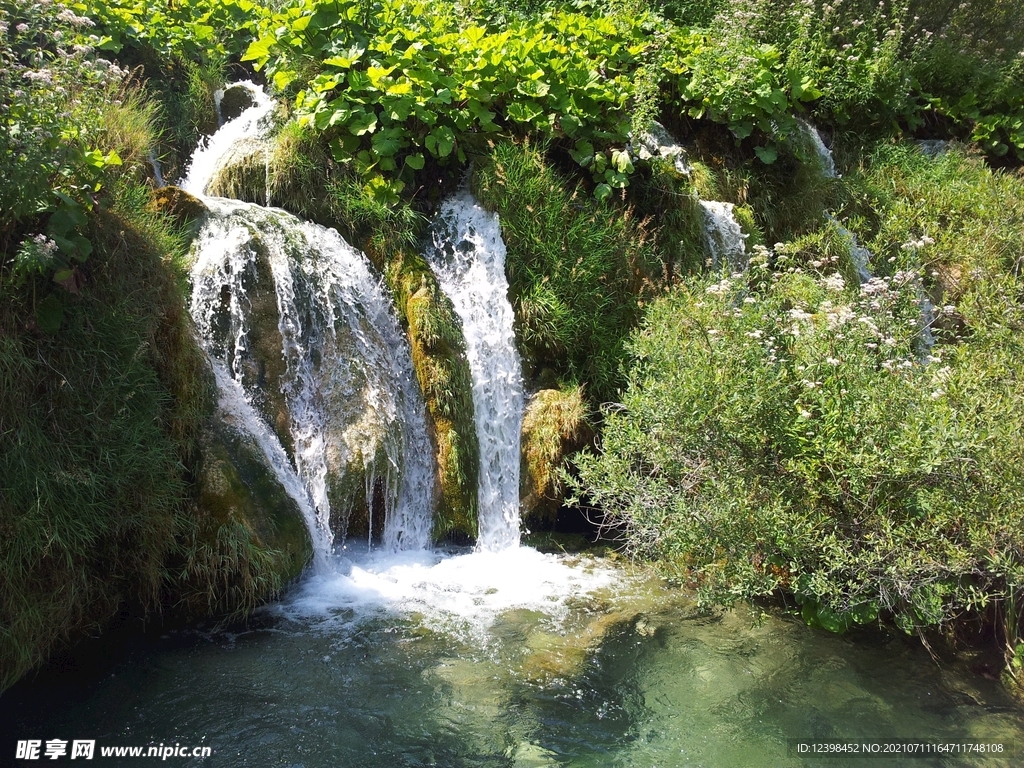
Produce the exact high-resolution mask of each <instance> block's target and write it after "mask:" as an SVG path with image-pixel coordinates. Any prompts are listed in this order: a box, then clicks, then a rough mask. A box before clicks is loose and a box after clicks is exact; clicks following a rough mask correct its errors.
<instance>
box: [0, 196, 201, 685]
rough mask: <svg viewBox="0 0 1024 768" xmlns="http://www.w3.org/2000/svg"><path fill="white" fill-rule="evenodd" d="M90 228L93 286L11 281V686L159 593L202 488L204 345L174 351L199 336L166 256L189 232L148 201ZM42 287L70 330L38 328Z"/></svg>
mask: <svg viewBox="0 0 1024 768" xmlns="http://www.w3.org/2000/svg"><path fill="white" fill-rule="evenodd" d="M140 225H141V226H140ZM86 231H87V233H88V235H89V237H90V239H91V241H93V242H95V243H97V245H98V247H97V253H96V254H95V256H94V258H93V259H92V260H91V262H90V268H91V271H92V277H93V280H92V281H91V282H90V284H89V286H88V288H85V289H83V290H80V292H79V293H78V294H77V295H75V294H71V293H69V292H67V291H64V290H60V289H58V288H56V286H53V285H52V283H50V284H49V287H48V286H47V282H46V280H45V279H44V278H41V277H33V278H31V279H30V280H29V281H28V282H29V284H23V285H20V286H15V285H13V284H11V283H7V284H6V285H5V286H3V287H2V288H0V308H2V309H0V327H2V333H0V336H2V337H3V342H2V345H0V388H2V389H3V392H4V397H3V399H2V404H0V465H2V466H0V477H2V478H3V479H2V481H0V529H2V531H3V536H2V538H0V541H2V544H0V591H2V595H0V659H2V664H0V667H2V669H3V675H2V677H0V687H6V685H8V684H10V683H11V682H12V681H13V680H14V679H16V678H17V677H18V676H20V675H21V674H23V673H24V672H25V671H26V670H27V669H29V668H31V667H32V666H34V665H35V664H37V663H38V662H39V661H41V660H42V658H44V657H45V655H46V654H47V653H48V652H49V651H50V650H51V649H52V648H54V647H55V646H56V645H57V644H60V643H61V642H63V641H64V640H65V639H67V638H68V637H71V636H77V635H79V634H80V633H82V632H84V631H89V630H91V629H93V628H95V627H98V626H100V625H102V624H103V623H104V622H105V621H106V619H107V618H108V617H109V616H110V615H111V614H112V613H113V612H114V611H115V610H116V609H117V608H118V607H119V605H120V604H121V603H122V602H128V603H131V604H136V605H143V606H150V607H151V606H153V605H155V604H156V601H157V599H158V597H159V594H160V590H161V588H162V579H163V576H164V573H163V568H164V564H165V562H166V561H167V559H168V558H169V556H170V555H171V554H172V552H173V551H174V549H175V548H176V542H175V537H174V534H175V527H176V520H177V518H178V516H179V515H180V514H181V512H182V508H181V505H182V502H183V500H184V499H185V498H186V497H187V485H186V483H187V477H186V476H185V475H184V474H183V471H182V468H183V462H185V461H187V460H188V459H189V456H190V443H189V435H190V434H191V433H192V432H193V431H194V428H195V423H196V416H197V411H198V410H200V408H199V406H198V405H197V403H196V396H197V394H198V393H196V392H195V391H191V392H190V390H189V385H187V384H184V383H183V382H182V378H183V377H187V376H188V357H187V356H181V357H176V358H175V359H174V360H173V366H177V367H180V368H181V370H175V368H174V367H172V365H171V361H170V360H168V358H169V357H170V356H171V355H173V354H174V352H175V351H181V349H182V346H181V345H182V342H183V339H184V340H188V341H187V342H186V343H187V344H188V343H190V339H189V336H188V326H187V323H186V321H185V318H184V312H183V309H182V306H181V294H180V292H179V290H178V286H177V283H176V278H175V276H174V275H173V273H172V272H171V271H170V270H168V269H167V268H166V267H164V266H163V264H162V261H161V258H162V253H163V252H171V253H173V252H175V251H179V249H180V240H176V239H173V238H172V237H171V236H170V235H169V233H167V232H166V231H165V230H164V229H163V228H162V227H161V226H160V225H159V223H158V222H156V220H155V219H152V218H150V219H147V218H146V217H145V215H144V214H142V213H139V214H138V215H137V216H135V217H134V221H129V220H128V219H126V218H124V214H122V213H112V214H103V215H102V216H100V217H98V218H92V219H90V221H89V222H88V224H87V228H86ZM33 290H35V291H37V292H40V293H41V292H43V291H48V292H49V293H48V295H47V296H46V298H45V299H44V300H43V301H40V302H39V303H38V307H42V306H44V305H45V304H47V303H54V304H56V305H57V306H59V307H60V321H59V322H60V326H61V327H60V334H59V335H58V336H52V335H48V334H43V333H40V332H39V330H32V329H31V328H26V319H27V318H31V317H32V294H33ZM35 314H36V316H37V317H38V315H39V311H38V309H37V311H36V313H35ZM42 324H43V323H39V325H40V326H41V325H42ZM40 330H52V329H40ZM186 348H188V347H186ZM172 395H174V396H177V397H180V398H181V399H175V400H172Z"/></svg>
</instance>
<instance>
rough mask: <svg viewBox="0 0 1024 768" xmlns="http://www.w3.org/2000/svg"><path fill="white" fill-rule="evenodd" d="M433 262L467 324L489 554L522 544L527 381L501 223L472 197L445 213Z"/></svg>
mask: <svg viewBox="0 0 1024 768" xmlns="http://www.w3.org/2000/svg"><path fill="white" fill-rule="evenodd" d="M432 233H433V242H432V247H429V248H428V249H427V260H428V261H429V262H430V266H431V269H433V270H434V274H435V275H436V276H437V281H438V284H439V285H440V286H441V290H442V291H443V292H444V294H445V295H446V296H448V298H449V299H451V301H452V304H453V305H454V307H455V312H456V314H457V315H458V316H459V319H460V320H461V321H462V329H463V334H464V335H465V339H466V355H467V357H468V358H469V368H470V373H471V374H472V376H473V409H474V414H475V419H476V435H477V440H478V441H479V444H480V480H479V486H478V489H477V497H478V508H479V519H480V523H479V528H480V530H479V536H478V539H477V544H478V546H479V547H480V548H481V549H484V550H492V551H496V550H501V549H505V548H506V547H514V546H517V545H518V544H519V435H520V432H521V431H522V424H523V376H522V370H521V366H520V363H519V353H518V352H517V351H516V345H515V334H514V331H513V328H512V323H513V314H512V305H511V304H510V303H509V300H508V280H507V279H506V277H505V244H504V242H502V239H501V227H500V225H499V223H498V217H497V216H496V215H494V214H492V213H488V212H487V211H485V210H483V208H481V207H480V206H479V205H478V204H477V202H476V201H475V200H474V199H473V197H472V195H470V194H469V192H462V193H460V194H458V195H456V196H455V197H453V198H452V199H450V200H448V201H446V202H445V203H444V205H442V206H441V210H440V212H439V213H438V216H437V220H436V221H435V222H434V226H433V228H432Z"/></svg>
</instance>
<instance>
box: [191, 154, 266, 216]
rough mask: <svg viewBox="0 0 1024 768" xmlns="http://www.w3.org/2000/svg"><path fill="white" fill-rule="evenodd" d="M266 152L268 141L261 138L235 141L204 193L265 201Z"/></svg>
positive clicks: (263, 202)
mask: <svg viewBox="0 0 1024 768" xmlns="http://www.w3.org/2000/svg"><path fill="white" fill-rule="evenodd" d="M269 153H270V145H269V144H268V143H267V142H265V141H260V140H257V139H250V140H248V141H241V142H238V143H237V144H236V145H235V146H233V147H232V149H231V151H230V152H229V153H228V154H227V155H226V156H225V157H224V161H223V163H222V165H221V167H220V169H219V170H218V171H217V173H216V174H214V176H213V178H212V179H210V183H209V185H208V186H207V188H206V191H207V193H208V194H209V195H211V196H213V197H227V198H231V199H233V200H243V201H245V202H247V203H258V204H259V205H264V204H266V202H267V183H268V176H269V170H268V166H267V164H268V162H270V159H269V158H270V154H269Z"/></svg>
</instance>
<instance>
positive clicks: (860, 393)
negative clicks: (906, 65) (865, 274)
mask: <svg viewBox="0 0 1024 768" xmlns="http://www.w3.org/2000/svg"><path fill="white" fill-rule="evenodd" d="M847 193H848V194H850V197H851V200H850V206H851V207H860V209H861V210H864V211H865V216H867V215H870V216H871V219H872V220H871V222H870V223H868V222H867V221H866V220H864V222H863V223H864V226H863V230H862V231H863V232H864V233H867V232H873V236H872V237H871V239H870V244H871V246H872V252H873V254H874V259H873V260H872V264H871V267H872V269H873V270H874V272H875V276H874V277H872V278H871V279H870V280H869V281H868V282H866V283H863V284H860V283H859V282H856V281H854V282H851V281H850V280H849V279H848V278H846V277H844V275H843V274H842V271H841V266H842V261H843V259H844V258H845V256H846V254H844V253H842V252H841V250H840V251H839V252H833V253H831V254H830V253H829V251H828V249H826V248H824V247H823V245H824V244H825V243H827V242H828V241H829V239H830V238H831V237H832V236H833V235H832V233H831V231H830V230H831V228H832V225H831V224H829V223H823V224H824V225H823V226H822V227H821V228H820V230H819V231H818V232H817V233H813V234H811V235H808V236H805V237H804V238H802V239H801V240H797V241H791V242H789V243H779V244H777V245H776V246H775V247H774V248H773V249H767V248H764V247H763V246H761V247H757V248H755V249H754V255H753V256H752V258H751V264H750V267H749V269H748V270H747V271H746V273H744V274H742V275H740V274H735V275H727V274H726V275H722V274H717V275H715V274H712V275H695V276H693V277H691V278H689V279H688V280H686V281H685V282H684V283H683V284H682V285H681V286H679V287H678V288H677V289H675V290H673V291H671V292H670V293H668V294H667V295H665V296H664V297H662V298H659V299H658V300H657V301H656V302H655V303H654V304H653V305H652V306H651V308H650V311H649V312H648V313H647V314H646V315H645V318H644V323H643V327H642V329H641V330H640V331H639V332H638V333H637V334H635V336H634V337H633V339H632V342H631V352H632V353H633V355H634V356H635V360H636V362H635V364H634V366H633V367H632V370H631V372H630V383H629V387H628V389H627V391H626V392H625V393H624V395H623V399H622V403H621V405H620V406H618V407H617V408H616V409H614V410H612V411H610V412H608V414H607V417H606V421H605V425H604V431H603V436H602V446H601V447H602V452H601V453H600V454H599V455H598V454H591V455H587V456H580V457H578V458H577V466H578V468H579V472H580V476H579V479H578V480H577V481H576V482H575V487H576V489H577V490H578V491H582V492H584V493H586V494H587V498H588V503H590V504H593V505H595V506H597V507H599V508H600V509H602V510H603V511H604V512H605V513H606V516H607V517H606V522H607V523H608V524H609V525H622V526H624V533H623V536H624V542H625V545H626V547H627V548H628V549H629V550H631V551H632V552H633V553H634V554H636V555H639V556H644V557H654V558H656V559H657V560H659V561H660V562H662V563H663V564H664V565H665V567H666V568H667V569H668V571H669V572H670V573H671V574H673V576H674V577H675V578H677V579H679V580H681V581H683V582H684V583H687V584H691V585H693V586H694V587H695V588H696V589H697V591H698V594H699V595H700V596H701V598H702V599H703V600H704V601H705V602H706V603H707V604H726V605H727V604H730V603H732V602H733V601H735V600H737V599H742V598H752V597H761V596H767V595H774V594H779V593H784V594H789V595H792V596H793V598H795V600H796V602H797V604H798V605H799V606H800V610H801V612H802V614H803V616H804V618H805V619H806V620H807V621H808V622H809V623H811V624H814V625H817V626H822V627H825V628H827V629H830V630H832V631H843V630H844V629H846V628H848V627H849V626H851V625H853V624H856V623H864V622H870V621H875V620H876V618H878V617H879V616H880V615H881V616H884V617H887V618H891V619H893V620H894V621H895V622H896V624H897V625H898V626H900V627H901V628H903V629H905V630H906V631H908V632H921V631H922V630H924V629H927V628H932V627H939V628H942V627H950V626H951V625H952V624H953V622H954V620H957V619H964V618H967V617H973V618H975V619H978V618H983V619H984V618H987V619H988V620H993V618H994V621H995V625H996V627H998V629H999V631H1000V632H1001V633H1004V637H1003V640H1004V641H1005V647H1006V649H1007V660H1008V662H1009V664H1008V669H1009V670H1011V672H1012V674H1013V675H1014V676H1019V675H1020V673H1021V663H1022V656H1024V646H1022V645H1021V644H1020V643H1021V640H1020V623H1019V622H1020V616H1021V609H1022V607H1024V591H1022V588H1024V547H1022V545H1024V527H1022V516H1021V509H1022V508H1024V481H1022V478H1021V476H1020V473H1019V472H1018V471H1017V468H1018V467H1019V466H1020V464H1021V462H1022V460H1024V454H1022V450H1024V444H1022V443H1021V440H1020V434H1021V433H1022V429H1024V409H1022V402H1024V401H1022V399H1021V398H1022V396H1024V391H1022V389H1021V386H1020V381H1019V376H1017V374H1016V372H1015V371H1016V367H1017V366H1018V365H1019V361H1020V360H1022V359H1024V358H1022V357H1021V356H1022V355H1024V347H1022V345H1021V339H1020V332H1019V328H1020V322H1021V320H1022V318H1024V315H1022V312H1024V306H1022V305H1021V302H1020V299H1019V295H1020V285H1019V280H1020V278H1019V276H1018V275H1017V267H1018V265H1019V260H1020V258H1021V256H1022V251H1021V243H1022V242H1024V207H1022V206H1024V184H1022V183H1021V181H1020V180H1019V179H1015V178H1012V177H1009V176H1006V175H1003V174H1000V173H993V172H992V171H990V170H989V169H987V168H986V167H985V166H984V165H983V164H982V163H980V162H978V160H977V159H974V158H970V157H968V156H966V155H965V154H963V152H962V151H961V150H957V149H950V150H949V151H947V152H945V153H944V154H942V155H941V156H939V157H937V158H930V157H928V156H926V155H925V154H924V153H922V151H921V150H920V149H919V148H917V147H914V146H909V147H908V146H901V147H898V148H892V147H889V146H884V145H883V146H881V147H879V148H877V149H876V150H875V152H874V153H873V154H872V155H869V156H867V157H866V158H865V161H864V165H863V166H862V167H861V168H859V169H857V170H855V171H854V172H853V173H851V174H850V175H849V176H848V177H847ZM868 211H870V214H868V213H867V212H868ZM848 246H849V244H848V243H847V247H848Z"/></svg>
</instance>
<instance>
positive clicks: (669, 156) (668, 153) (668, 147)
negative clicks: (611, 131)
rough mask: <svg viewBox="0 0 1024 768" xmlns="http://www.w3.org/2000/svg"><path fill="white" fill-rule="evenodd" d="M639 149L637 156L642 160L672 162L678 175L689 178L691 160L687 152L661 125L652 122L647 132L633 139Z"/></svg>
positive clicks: (655, 121) (654, 121)
mask: <svg viewBox="0 0 1024 768" xmlns="http://www.w3.org/2000/svg"><path fill="white" fill-rule="evenodd" d="M633 143H634V144H635V145H636V147H637V155H638V156H639V158H640V159H641V160H651V159H653V158H656V157H660V158H663V159H665V160H671V161H672V166H673V167H674V168H675V169H676V173H679V174H681V175H683V176H689V175H690V171H692V170H693V169H692V168H691V167H690V162H689V159H688V158H687V156H686V150H685V149H684V148H683V147H682V145H680V144H679V142H678V141H676V140H675V139H674V138H672V136H671V135H670V134H669V132H668V131H667V130H666V129H665V126H663V125H662V124H661V123H659V122H658V121H657V120H652V121H651V124H650V126H649V127H648V129H647V132H646V133H644V134H642V135H640V136H639V137H637V138H635V139H633Z"/></svg>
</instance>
